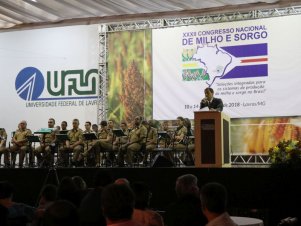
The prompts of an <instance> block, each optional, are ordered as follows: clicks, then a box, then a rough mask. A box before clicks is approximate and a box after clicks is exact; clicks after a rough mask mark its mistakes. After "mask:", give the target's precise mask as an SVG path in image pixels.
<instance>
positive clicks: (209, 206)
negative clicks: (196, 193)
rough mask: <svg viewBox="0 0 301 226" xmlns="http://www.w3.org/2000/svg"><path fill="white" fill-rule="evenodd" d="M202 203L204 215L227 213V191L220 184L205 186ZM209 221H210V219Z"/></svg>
mask: <svg viewBox="0 0 301 226" xmlns="http://www.w3.org/2000/svg"><path fill="white" fill-rule="evenodd" d="M201 202H202V209H203V213H204V215H205V216H206V217H207V218H208V215H210V214H211V215H212V214H215V215H220V214H222V213H224V212H225V211H226V205H227V190H226V188H225V187H224V186H223V185H221V184H219V183H208V184H205V185H204V186H203V187H202V189H201ZM208 220H209V219H208Z"/></svg>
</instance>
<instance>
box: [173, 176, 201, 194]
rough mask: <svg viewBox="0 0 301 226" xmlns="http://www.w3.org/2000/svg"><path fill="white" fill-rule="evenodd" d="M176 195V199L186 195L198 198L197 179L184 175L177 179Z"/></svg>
mask: <svg viewBox="0 0 301 226" xmlns="http://www.w3.org/2000/svg"><path fill="white" fill-rule="evenodd" d="M176 193H177V196H178V198H182V197H184V196H187V195H193V196H197V197H198V196H199V187H198V178H197V177H196V176H195V175H193V174H185V175H182V176H180V177H178V178H177V181H176Z"/></svg>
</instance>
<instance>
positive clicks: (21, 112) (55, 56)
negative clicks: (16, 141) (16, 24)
mask: <svg viewBox="0 0 301 226" xmlns="http://www.w3.org/2000/svg"><path fill="white" fill-rule="evenodd" d="M97 28H98V26H97V25H93V26H72V27H61V28H49V29H38V30H28V31H16V32H7V33H0V59H1V60H0V68H1V74H0V79H1V82H0V92H1V95H0V102H1V111H0V128H5V129H6V130H7V131H8V133H10V132H12V131H14V130H16V129H17V126H18V123H19V122H20V121H21V120H26V121H27V124H28V128H30V129H31V130H32V131H33V132H34V131H36V130H38V129H40V128H45V127H47V120H48V118H50V117H53V118H54V119H55V120H56V125H60V123H61V121H63V120H65V121H67V122H68V124H69V126H68V128H69V129H70V128H72V124H71V122H72V119H74V118H78V119H79V120H80V127H81V128H83V127H84V121H86V120H89V121H91V122H92V123H96V121H97V95H98V52H99V50H98V31H97Z"/></svg>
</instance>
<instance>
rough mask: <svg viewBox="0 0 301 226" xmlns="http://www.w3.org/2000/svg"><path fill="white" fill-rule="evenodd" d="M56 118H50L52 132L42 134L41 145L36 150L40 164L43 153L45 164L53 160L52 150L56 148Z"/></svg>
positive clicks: (49, 125)
mask: <svg viewBox="0 0 301 226" xmlns="http://www.w3.org/2000/svg"><path fill="white" fill-rule="evenodd" d="M54 125H55V120H54V119H53V118H50V119H48V128H51V129H53V130H52V131H51V132H50V133H46V134H42V135H41V136H40V140H41V143H40V146H39V147H37V148H36V149H35V150H34V154H35V156H36V157H37V161H38V166H41V164H42V159H43V158H42V153H43V157H44V164H45V165H50V163H51V161H53V158H52V154H51V151H54V149H55V134H56V130H55V129H54Z"/></svg>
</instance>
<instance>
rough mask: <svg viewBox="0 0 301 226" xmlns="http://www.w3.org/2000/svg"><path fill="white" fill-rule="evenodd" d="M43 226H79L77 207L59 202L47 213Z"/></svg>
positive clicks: (48, 209)
mask: <svg viewBox="0 0 301 226" xmlns="http://www.w3.org/2000/svg"><path fill="white" fill-rule="evenodd" d="M42 221H43V224H42V225H43V226H79V217H78V213H77V210H76V207H75V206H74V205H73V204H72V203H70V202H68V201H66V200H58V201H55V202H54V203H53V204H51V205H50V206H49V207H48V208H47V209H46V211H45V214H44V217H43V220H42Z"/></svg>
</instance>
